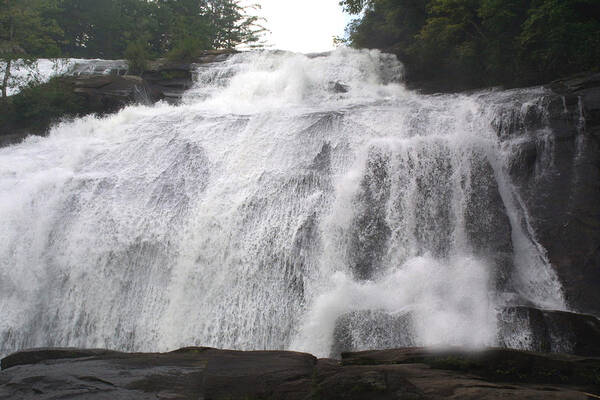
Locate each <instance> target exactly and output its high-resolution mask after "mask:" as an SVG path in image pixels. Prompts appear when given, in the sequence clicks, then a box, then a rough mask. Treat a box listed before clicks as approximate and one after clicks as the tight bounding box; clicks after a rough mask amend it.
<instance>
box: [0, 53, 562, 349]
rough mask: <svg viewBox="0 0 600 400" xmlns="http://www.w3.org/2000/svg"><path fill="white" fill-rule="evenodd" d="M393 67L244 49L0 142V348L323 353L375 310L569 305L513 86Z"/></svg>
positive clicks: (471, 324) (434, 316) (386, 60)
mask: <svg viewBox="0 0 600 400" xmlns="http://www.w3.org/2000/svg"><path fill="white" fill-rule="evenodd" d="M401 73H402V68H401V65H400V64H399V63H398V62H397V61H396V60H395V58H393V57H392V56H388V55H384V54H381V53H378V52H376V51H371V52H368V51H360V52H359V51H353V50H347V49H340V50H337V51H335V52H333V53H331V54H325V55H317V56H304V55H299V54H291V53H282V52H256V53H244V54H238V55H235V56H232V57H230V58H229V59H228V60H226V61H223V62H219V63H214V64H206V65H201V66H199V67H198V70H197V74H196V78H197V83H196V85H195V87H194V88H193V89H192V90H190V91H189V92H188V93H187V94H186V96H185V98H184V101H183V103H182V104H181V105H179V106H171V105H167V104H157V105H155V106H153V107H145V106H135V107H128V108H126V109H124V110H122V111H121V112H119V113H118V114H116V115H112V116H109V117H106V118H95V117H93V116H89V117H85V118H82V119H78V120H75V121H71V122H65V123H62V124H60V125H58V126H56V127H54V128H53V129H52V132H51V134H50V135H49V137H47V138H38V137H31V138H29V139H27V140H26V141H25V142H23V143H22V144H19V145H15V146H11V147H7V148H2V149H0V221H2V223H1V224H0V354H6V353H8V352H11V351H14V350H17V349H21V348H26V347H38V346H78V347H108V348H112V349H120V350H140V351H164V350H170V349H174V348H177V347H180V346H189V345H205V346H215V347H222V348H239V349H294V350H304V351H309V352H312V353H315V354H317V355H321V356H324V355H328V354H329V353H330V351H331V348H332V346H333V345H334V329H335V325H336V321H338V319H339V318H342V317H343V316H346V317H348V315H350V316H351V315H352V313H355V312H361V311H367V310H370V311H372V312H381V313H384V314H386V315H390V316H396V317H397V316H407V318H409V319H410V324H408V325H407V328H406V332H403V335H402V336H403V337H404V338H405V340H406V341H407V342H408V343H407V344H415V345H444V344H446V345H447V344H458V345H466V346H481V345H493V344H496V343H497V341H498V336H497V327H496V315H497V314H498V313H499V312H500V310H501V309H502V308H503V307H504V306H505V305H508V304H534V305H536V306H539V307H547V308H555V309H556V308H558V309H564V308H565V304H564V300H563V297H562V294H561V287H560V284H559V282H558V280H557V278H556V275H555V273H554V271H553V269H552V266H551V265H549V264H548V262H547V261H546V258H545V254H544V250H543V249H542V248H541V247H540V246H539V244H538V243H537V242H536V241H535V238H534V237H533V235H532V232H531V229H530V228H529V225H528V221H527V211H526V210H525V209H524V208H523V206H522V204H521V201H520V199H519V195H518V193H517V192H516V191H515V189H514V187H513V185H512V184H511V181H510V179H509V177H508V174H507V162H508V161H507V160H508V152H509V149H510V146H506V145H505V143H503V141H502V140H504V139H502V138H501V136H502V135H499V134H498V132H497V129H496V128H494V126H497V125H498V124H497V122H498V119H499V118H503V115H504V114H506V113H504V114H503V110H504V111H505V108H506V107H507V106H506V99H507V97H510V98H512V97H514V96H513V95H514V93H513V94H510V93H509V94H507V93H506V92H481V93H476V94H471V95H462V94H457V95H436V96H425V95H420V94H418V93H415V92H411V91H408V90H406V89H405V88H404V87H403V85H402V84H401V79H400V78H401ZM540 95H541V90H540V89H531V90H529V91H524V92H519V96H521V97H524V98H526V99H528V100H527V101H535V99H536V98H539V96H540ZM349 313H350V314H349ZM393 344H396V345H401V344H406V343H393ZM368 345H369V346H373V347H377V346H382V345H384V344H382V343H377V342H375V343H368Z"/></svg>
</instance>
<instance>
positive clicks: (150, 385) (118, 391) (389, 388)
mask: <svg viewBox="0 0 600 400" xmlns="http://www.w3.org/2000/svg"><path fill="white" fill-rule="evenodd" d="M505 398H514V399H561V400H565V399H597V398H600V358H590V357H577V356H567V355H560V354H541V353H532V352H523V351H516V350H506V349H487V350H484V351H481V352H469V351H464V350H446V351H443V352H440V351H433V350H427V349H422V348H405V349H396V350H374V351H365V352H356V353H343V354H342V359H341V360H333V359H317V358H316V357H314V356H312V355H310V354H305V353H295V352H286V351H252V352H242V351H230V350H217V349H212V348H203V347H192V348H184V349H180V350H177V351H174V352H171V353H160V354H159V353H120V352H115V351H109V350H80V349H36V350H27V351H23V352H19V353H15V354H12V355H10V356H8V357H6V358H4V359H3V360H2V372H0V399H11V400H12V399H15V400H16V399H195V400H197V399H204V400H208V399H228V400H233V399H240V400H242V399H243V400H249V399H286V400H287V399H290V400H294V399H299V400H300V399H306V400H308V399H357V400H358V399H381V400H383V399H402V400H403V399H505Z"/></svg>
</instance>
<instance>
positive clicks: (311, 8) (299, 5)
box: [255, 0, 350, 53]
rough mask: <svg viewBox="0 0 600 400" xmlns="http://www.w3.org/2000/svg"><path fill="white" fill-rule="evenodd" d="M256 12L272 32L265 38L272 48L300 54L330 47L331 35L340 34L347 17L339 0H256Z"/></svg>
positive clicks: (347, 20)
mask: <svg viewBox="0 0 600 400" xmlns="http://www.w3.org/2000/svg"><path fill="white" fill-rule="evenodd" d="M255 2H257V3H259V4H260V5H261V6H262V10H260V11H259V13H260V14H261V15H262V16H263V17H265V18H266V19H267V23H266V27H267V28H268V29H269V30H270V31H271V34H269V35H267V37H266V39H267V42H268V43H269V44H272V48H273V49H280V50H290V51H296V52H301V53H310V52H319V51H325V50H330V49H332V48H333V37H334V36H343V34H344V28H345V26H346V24H347V23H348V22H349V21H350V16H348V15H345V14H344V13H343V12H342V8H341V7H340V6H339V0H300V1H299V0H258V1H255Z"/></svg>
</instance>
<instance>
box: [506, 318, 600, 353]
mask: <svg viewBox="0 0 600 400" xmlns="http://www.w3.org/2000/svg"><path fill="white" fill-rule="evenodd" d="M498 324H499V327H498V329H499V337H500V340H501V343H500V344H501V345H503V346H506V347H510V348H529V349H532V350H535V351H540V352H553V353H569V354H576V355H582V356H594V357H600V320H598V319H597V318H595V317H593V316H591V315H581V314H574V313H569V312H563V311H542V310H538V309H535V308H530V307H509V308H507V309H505V310H503V312H502V313H501V314H500V315H499V317H498ZM513 335H518V336H513ZM502 338H504V339H502Z"/></svg>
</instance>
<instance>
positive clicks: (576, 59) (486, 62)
mask: <svg viewBox="0 0 600 400" xmlns="http://www.w3.org/2000/svg"><path fill="white" fill-rule="evenodd" d="M340 4H341V5H342V6H343V7H344V8H345V9H346V10H347V11H349V12H351V13H354V14H359V13H360V14H361V18H360V19H358V20H355V21H354V22H352V23H351V24H350V25H349V26H348V28H347V30H348V34H349V41H350V43H351V44H352V45H353V46H356V47H367V48H381V49H385V50H387V51H392V52H394V53H396V54H397V55H398V56H399V58H400V59H401V60H402V61H403V62H404V64H405V66H406V68H407V72H408V75H409V76H408V77H409V79H412V80H417V81H418V80H423V81H425V80H429V81H438V82H442V81H445V82H446V83H447V86H448V88H456V87H475V86H483V85H495V84H504V85H507V86H516V85H523V84H534V83H541V82H544V81H548V80H551V79H554V78H556V77H559V76H561V75H565V74H571V73H575V72H580V71H586V70H594V69H598V68H599V66H600V2H598V0H342V1H341V2H340Z"/></svg>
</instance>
